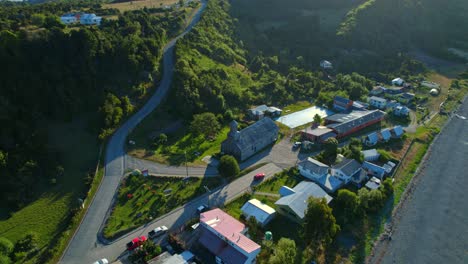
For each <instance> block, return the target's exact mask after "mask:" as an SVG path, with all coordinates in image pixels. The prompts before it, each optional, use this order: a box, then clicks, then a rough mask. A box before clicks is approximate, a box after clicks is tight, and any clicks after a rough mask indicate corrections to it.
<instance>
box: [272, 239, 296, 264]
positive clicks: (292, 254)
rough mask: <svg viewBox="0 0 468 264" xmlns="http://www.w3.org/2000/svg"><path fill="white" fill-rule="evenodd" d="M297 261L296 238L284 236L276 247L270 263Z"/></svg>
mask: <svg viewBox="0 0 468 264" xmlns="http://www.w3.org/2000/svg"><path fill="white" fill-rule="evenodd" d="M295 261H296V242H294V240H291V239H288V238H285V237H282V238H281V239H280V240H279V241H278V244H277V245H276V247H275V250H274V252H273V255H272V256H271V257H270V260H269V262H268V263H272V264H286V263H294V262H295Z"/></svg>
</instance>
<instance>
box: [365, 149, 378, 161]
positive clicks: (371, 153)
mask: <svg viewBox="0 0 468 264" xmlns="http://www.w3.org/2000/svg"><path fill="white" fill-rule="evenodd" d="M361 152H362V155H364V160H369V159H373V158H379V157H380V154H379V152H378V151H377V150H376V149H368V150H363V151H361Z"/></svg>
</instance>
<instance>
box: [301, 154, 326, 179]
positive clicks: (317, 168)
mask: <svg viewBox="0 0 468 264" xmlns="http://www.w3.org/2000/svg"><path fill="white" fill-rule="evenodd" d="M298 165H300V166H301V167H303V168H304V169H307V170H309V171H310V172H312V173H315V174H318V175H323V174H326V173H328V169H329V168H330V167H329V166H328V165H326V164H323V163H321V162H320V161H318V160H315V159H313V158H311V157H308V158H307V159H305V160H303V161H301V162H299V164H298Z"/></svg>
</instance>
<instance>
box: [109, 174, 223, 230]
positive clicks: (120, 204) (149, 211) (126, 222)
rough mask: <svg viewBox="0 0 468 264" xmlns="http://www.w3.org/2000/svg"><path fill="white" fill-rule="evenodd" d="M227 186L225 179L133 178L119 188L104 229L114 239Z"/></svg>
mask: <svg viewBox="0 0 468 264" xmlns="http://www.w3.org/2000/svg"><path fill="white" fill-rule="evenodd" d="M222 183H223V179H222V178H219V177H214V178H203V179H201V178H195V177H191V178H188V179H187V180H184V179H183V178H176V177H164V178H163V177H152V176H150V177H143V176H134V175H130V176H128V177H127V178H125V180H123V181H122V184H121V186H120V187H119V191H118V197H117V201H116V204H115V205H114V207H113V210H112V213H111V216H110V217H109V219H108V220H107V223H106V226H105V228H104V236H105V237H106V238H109V239H112V238H116V237H118V236H121V235H123V234H124V233H127V232H129V231H131V230H133V229H135V228H137V227H138V226H141V225H143V224H145V223H148V222H150V221H151V220H152V219H155V218H158V217H159V216H162V215H164V214H166V213H169V212H170V211H172V210H173V209H175V208H177V207H179V206H181V205H183V204H185V203H187V202H188V201H190V200H192V199H193V198H195V197H197V196H200V195H202V194H204V193H206V189H205V186H206V187H208V188H209V189H210V190H212V189H215V188H216V187H218V186H220V185H221V184H222Z"/></svg>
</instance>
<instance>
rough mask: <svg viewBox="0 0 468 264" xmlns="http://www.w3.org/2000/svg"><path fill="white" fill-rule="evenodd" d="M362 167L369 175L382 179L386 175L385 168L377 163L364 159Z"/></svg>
mask: <svg viewBox="0 0 468 264" xmlns="http://www.w3.org/2000/svg"><path fill="white" fill-rule="evenodd" d="M362 168H363V169H364V170H366V171H367V173H368V174H369V175H372V176H374V177H377V178H379V179H382V178H383V176H384V175H385V168H383V167H380V166H379V165H377V164H374V163H370V162H368V161H364V162H363V163H362Z"/></svg>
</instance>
